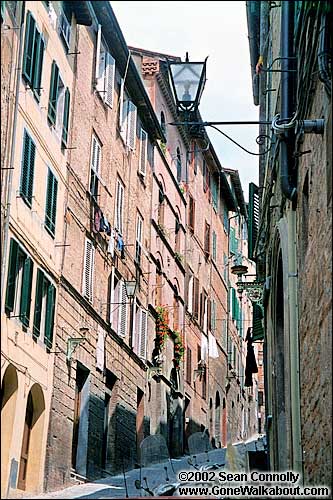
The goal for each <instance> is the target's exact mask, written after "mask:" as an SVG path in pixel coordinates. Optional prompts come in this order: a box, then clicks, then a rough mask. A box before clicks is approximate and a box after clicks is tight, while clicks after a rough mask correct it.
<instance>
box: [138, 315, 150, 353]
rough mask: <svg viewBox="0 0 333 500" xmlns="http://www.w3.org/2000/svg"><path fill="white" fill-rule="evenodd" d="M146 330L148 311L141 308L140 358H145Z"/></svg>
mask: <svg viewBox="0 0 333 500" xmlns="http://www.w3.org/2000/svg"><path fill="white" fill-rule="evenodd" d="M147 330H148V313H147V311H146V310H145V309H142V308H141V321H140V342H139V356H140V358H142V359H146V358H147Z"/></svg>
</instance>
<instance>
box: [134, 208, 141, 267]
mask: <svg viewBox="0 0 333 500" xmlns="http://www.w3.org/2000/svg"><path fill="white" fill-rule="evenodd" d="M142 233H143V218H142V217H141V215H140V214H138V215H137V218H136V243H135V262H136V263H137V264H138V265H139V266H140V265H141V254H142Z"/></svg>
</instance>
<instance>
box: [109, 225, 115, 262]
mask: <svg viewBox="0 0 333 500" xmlns="http://www.w3.org/2000/svg"><path fill="white" fill-rule="evenodd" d="M114 236H115V232H114V230H113V229H111V228H110V239H109V244H108V254H110V255H111V257H112V258H113V257H114V246H115V241H114Z"/></svg>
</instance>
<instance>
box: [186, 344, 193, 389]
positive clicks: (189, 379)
mask: <svg viewBox="0 0 333 500" xmlns="http://www.w3.org/2000/svg"><path fill="white" fill-rule="evenodd" d="M186 382H187V383H188V384H190V385H191V383H192V351H191V349H190V348H189V347H188V348H187V349H186Z"/></svg>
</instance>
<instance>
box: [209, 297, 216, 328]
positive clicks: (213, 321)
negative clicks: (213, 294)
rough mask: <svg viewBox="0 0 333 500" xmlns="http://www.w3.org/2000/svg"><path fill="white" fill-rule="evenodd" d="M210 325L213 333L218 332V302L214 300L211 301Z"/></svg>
mask: <svg viewBox="0 0 333 500" xmlns="http://www.w3.org/2000/svg"><path fill="white" fill-rule="evenodd" d="M210 325H211V328H210V329H211V331H213V332H215V331H216V301H215V300H212V301H211V320H210Z"/></svg>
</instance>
